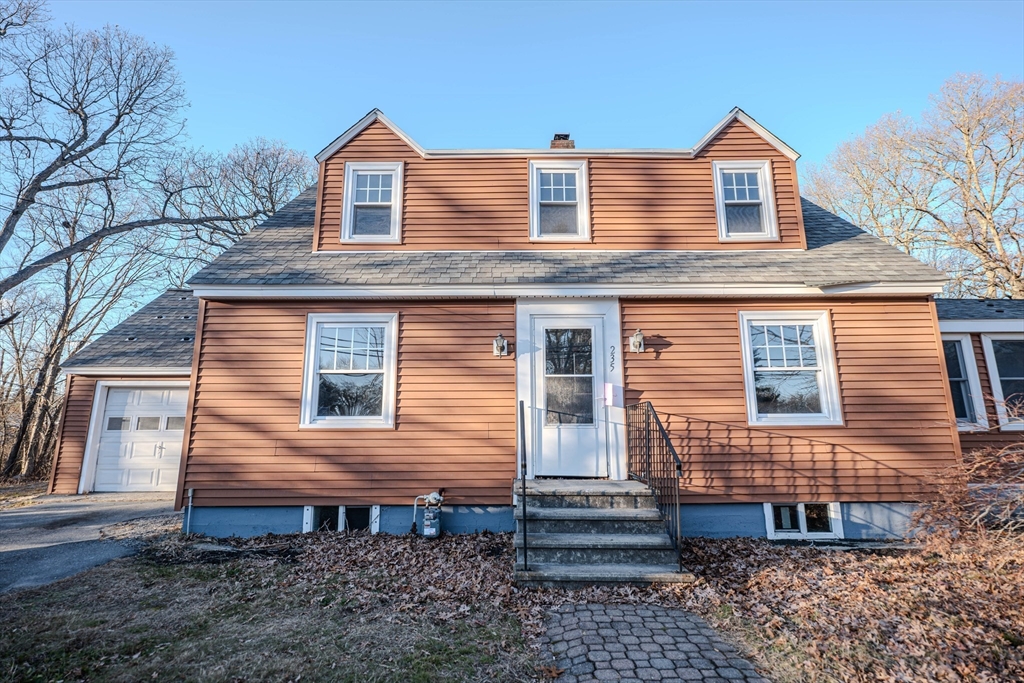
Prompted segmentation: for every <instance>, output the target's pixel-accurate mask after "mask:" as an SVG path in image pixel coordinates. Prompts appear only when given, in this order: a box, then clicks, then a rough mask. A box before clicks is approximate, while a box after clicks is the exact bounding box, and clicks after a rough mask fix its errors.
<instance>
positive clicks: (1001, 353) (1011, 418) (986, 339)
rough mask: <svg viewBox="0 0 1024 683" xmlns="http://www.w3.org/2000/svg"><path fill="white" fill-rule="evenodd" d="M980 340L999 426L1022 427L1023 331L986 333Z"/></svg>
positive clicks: (1023, 424)
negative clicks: (1019, 332)
mask: <svg viewBox="0 0 1024 683" xmlns="http://www.w3.org/2000/svg"><path fill="white" fill-rule="evenodd" d="M981 339H982V342H983V345H984V347H985V365H986V366H987V367H988V373H989V377H990V379H991V380H992V397H993V398H994V399H995V402H996V411H997V413H998V414H999V425H1000V429H1002V430H1004V431H1010V430H1024V334H1018V333H1008V334H986V335H982V337H981Z"/></svg>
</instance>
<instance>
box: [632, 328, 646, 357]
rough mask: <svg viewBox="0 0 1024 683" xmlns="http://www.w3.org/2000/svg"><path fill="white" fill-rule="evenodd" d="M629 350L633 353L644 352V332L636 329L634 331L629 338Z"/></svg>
mask: <svg viewBox="0 0 1024 683" xmlns="http://www.w3.org/2000/svg"><path fill="white" fill-rule="evenodd" d="M629 350H630V351H632V352H633V353H643V352H644V333H643V331H642V330H637V331H636V333H635V334H633V336H632V337H630V338H629Z"/></svg>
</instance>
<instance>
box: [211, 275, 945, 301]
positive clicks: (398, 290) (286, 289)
mask: <svg viewBox="0 0 1024 683" xmlns="http://www.w3.org/2000/svg"><path fill="white" fill-rule="evenodd" d="M944 284H945V282H944V281H942V280H936V281H934V282H857V283H843V284H838V285H822V286H813V285H808V284H804V283H790V284H766V285H756V284H685V283H683V284H667V285H628V284H626V285H622V284H619V285H601V284H594V285H550V284H497V285H405V286H403V285H358V286H346V285H312V286H310V285H203V284H193V286H192V291H193V293H194V294H195V296H197V297H200V298H204V299H495V298H503V299H516V298H561V299H564V298H609V297H629V298H731V297H741V296H742V297H752V298H770V297H808V296H819V297H820V296H826V297H827V296H836V295H846V294H856V295H864V296H931V295H934V294H938V293H939V292H941V291H942V288H943V285H944Z"/></svg>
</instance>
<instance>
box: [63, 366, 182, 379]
mask: <svg viewBox="0 0 1024 683" xmlns="http://www.w3.org/2000/svg"><path fill="white" fill-rule="evenodd" d="M60 370H61V372H62V373H64V374H65V375H88V376H91V377H96V376H103V377H164V376H167V377H181V376H185V377H188V376H189V375H191V374H192V368H191V367H188V368H181V367H174V366H167V367H147V368H143V367H132V368H119V367H111V366H109V365H68V366H62V367H61V369H60Z"/></svg>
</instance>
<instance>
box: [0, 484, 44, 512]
mask: <svg viewBox="0 0 1024 683" xmlns="http://www.w3.org/2000/svg"><path fill="white" fill-rule="evenodd" d="M45 494H46V482H45V481H18V482H11V481H9V482H7V483H3V484H0V510H9V509H11V508H17V507H24V506H26V505H32V504H34V503H36V502H38V500H37V499H38V498H39V497H40V496H42V495H45Z"/></svg>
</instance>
